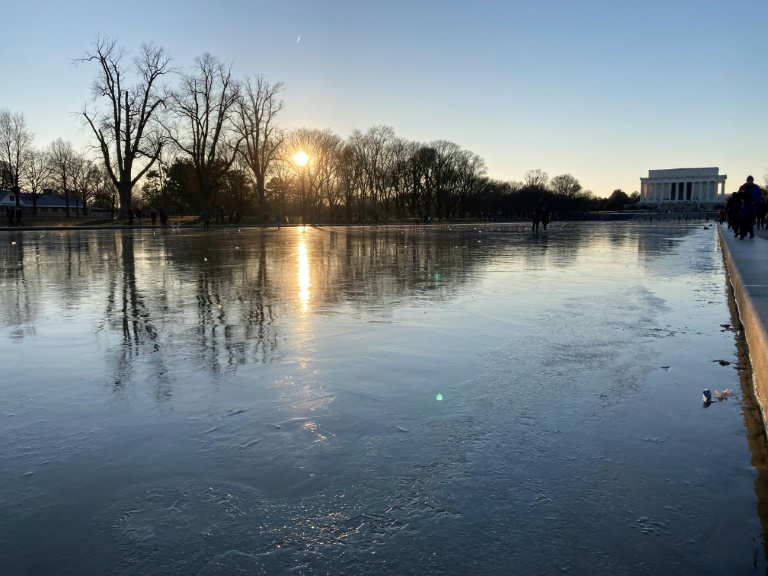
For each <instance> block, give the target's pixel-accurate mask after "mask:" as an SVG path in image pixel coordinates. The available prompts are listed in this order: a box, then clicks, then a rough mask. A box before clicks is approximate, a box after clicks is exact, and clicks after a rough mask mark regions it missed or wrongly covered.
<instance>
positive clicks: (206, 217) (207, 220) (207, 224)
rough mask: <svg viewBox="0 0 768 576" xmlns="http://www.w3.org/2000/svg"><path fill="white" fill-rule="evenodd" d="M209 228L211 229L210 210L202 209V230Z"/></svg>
mask: <svg viewBox="0 0 768 576" xmlns="http://www.w3.org/2000/svg"><path fill="white" fill-rule="evenodd" d="M210 229H211V211H210V210H204V211H203V230H210Z"/></svg>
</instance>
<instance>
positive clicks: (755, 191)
mask: <svg viewBox="0 0 768 576" xmlns="http://www.w3.org/2000/svg"><path fill="white" fill-rule="evenodd" d="M739 192H742V193H744V192H746V193H747V194H749V195H751V196H752V201H753V202H754V203H755V206H757V203H758V202H760V199H761V198H762V197H763V191H762V190H760V186H758V185H757V184H755V179H754V178H752V176H747V181H746V182H744V184H742V185H741V186H740V187H739Z"/></svg>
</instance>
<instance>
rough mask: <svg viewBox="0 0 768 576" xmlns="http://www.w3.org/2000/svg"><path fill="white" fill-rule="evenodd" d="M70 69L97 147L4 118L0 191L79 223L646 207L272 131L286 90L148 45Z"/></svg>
mask: <svg viewBox="0 0 768 576" xmlns="http://www.w3.org/2000/svg"><path fill="white" fill-rule="evenodd" d="M76 63H78V64H84V65H89V66H92V67H94V68H95V70H96V72H95V75H94V79H93V83H92V86H91V98H90V99H89V100H88V101H87V102H86V103H85V104H84V105H83V107H82V108H81V110H80V111H79V113H78V117H79V119H80V120H81V121H82V123H83V125H84V127H85V128H86V131H87V132H88V133H89V134H90V136H91V138H90V142H91V144H90V145H89V146H88V147H87V148H86V149H84V150H77V149H75V147H74V146H73V145H72V144H71V143H70V142H68V141H64V140H63V139H57V140H55V141H54V142H52V143H51V144H50V145H48V146H47V147H45V148H42V149H38V148H36V147H35V145H34V136H33V134H32V133H31V132H30V130H29V129H28V127H27V125H26V121H25V118H24V115H23V114H22V113H18V112H12V111H10V110H7V109H3V110H0V186H1V187H2V188H3V189H7V190H12V191H15V192H17V194H16V201H17V204H18V202H19V192H21V191H22V190H23V192H24V193H25V194H27V195H28V196H29V197H30V198H31V199H32V202H33V205H35V206H36V202H37V199H38V198H39V197H40V196H41V195H42V193H43V191H44V190H54V191H56V192H58V193H59V194H61V195H62V196H64V198H65V199H66V204H67V215H69V214H70V210H69V207H70V202H71V204H72V205H73V207H74V210H73V212H74V213H75V215H76V216H79V215H80V210H81V209H82V211H83V212H86V213H87V211H88V209H89V207H92V206H98V207H100V208H106V209H110V210H112V211H113V213H114V214H115V215H117V216H119V217H125V216H126V215H127V211H128V208H129V207H134V206H143V207H150V206H151V207H158V208H159V207H164V208H165V209H166V210H167V211H169V212H171V213H177V214H198V213H200V211H203V210H209V211H216V210H218V209H221V208H226V209H227V210H238V211H239V212H240V213H241V214H250V215H256V216H262V217H264V218H267V217H270V216H271V217H274V216H276V215H278V214H281V215H286V216H289V215H290V216H293V217H301V218H304V219H305V220H309V221H339V220H346V221H350V220H366V221H385V220H390V219H396V220H404V219H423V218H427V217H431V218H438V219H442V218H489V219H492V218H523V217H526V216H527V214H528V213H530V212H531V211H534V210H537V209H539V208H540V207H541V206H543V205H546V206H547V207H548V208H549V210H550V211H553V212H559V213H560V214H561V215H567V214H569V213H573V212H583V211H590V210H600V209H621V208H622V207H623V206H624V205H626V204H631V203H634V202H637V201H638V200H639V194H638V193H634V194H632V195H628V194H626V193H625V192H623V191H622V190H615V191H614V192H613V194H612V195H611V196H610V197H609V198H607V199H606V198H598V197H597V196H595V195H594V194H593V193H592V192H590V191H588V190H584V189H583V188H582V186H581V184H580V183H579V181H578V179H576V178H575V177H574V176H572V175H571V174H561V175H558V176H554V177H553V178H550V177H549V175H548V174H547V173H546V172H544V171H542V170H539V169H536V170H529V171H528V172H526V173H525V175H524V178H523V180H522V181H501V180H496V179H493V178H490V177H489V176H488V174H487V168H486V165H485V162H484V161H483V159H482V158H480V157H479V156H478V155H477V154H474V153H473V152H471V151H469V150H465V149H463V148H462V147H461V146H459V145H458V144H455V143H453V142H449V141H446V140H436V141H433V142H428V143H423V142H416V141H410V140H406V139H403V138H401V137H398V136H397V135H396V134H395V131H394V130H393V129H392V128H391V127H389V126H374V127H372V128H369V129H368V130H366V131H362V130H357V129H356V130H354V131H353V132H352V133H351V134H350V135H349V136H348V137H347V138H342V137H341V136H339V135H338V134H335V133H334V132H333V131H332V130H330V129H326V130H320V129H311V128H299V129H294V130H285V129H283V128H281V127H280V126H279V124H278V123H277V120H278V117H279V114H280V112H281V111H282V110H283V108H284V102H283V100H282V99H281V98H280V95H281V92H282V90H283V84H282V83H280V82H277V83H272V82H270V81H268V80H267V79H266V78H265V77H264V76H262V75H254V76H246V77H244V78H237V77H235V76H234V75H233V72H232V67H231V65H230V64H228V63H226V62H224V61H222V60H220V59H218V58H216V57H214V56H212V55H211V54H203V55H202V56H199V57H197V58H196V59H195V61H194V64H193V65H192V67H191V68H190V70H189V71H187V72H183V71H181V70H179V69H177V68H175V67H174V66H173V65H172V61H171V58H170V56H169V55H168V53H167V52H166V51H165V50H164V49H163V48H161V47H159V46H157V45H155V44H153V43H147V44H143V45H142V46H141V49H140V50H139V52H138V54H137V55H135V56H133V57H131V56H130V54H129V53H128V52H127V51H126V50H125V49H124V48H123V47H121V46H119V45H118V43H117V42H116V40H114V39H111V38H97V39H96V40H95V42H94V44H93V46H92V48H91V49H90V50H89V51H87V52H86V53H85V54H84V55H83V56H82V57H81V58H79V59H77V60H76ZM171 78H175V80H176V82H175V84H173V85H171V84H170V83H169V80H170V79H171ZM34 211H35V212H36V208H35V209H34Z"/></svg>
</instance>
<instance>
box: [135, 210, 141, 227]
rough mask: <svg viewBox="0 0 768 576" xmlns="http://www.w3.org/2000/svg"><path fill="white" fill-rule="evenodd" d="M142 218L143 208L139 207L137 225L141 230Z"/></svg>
mask: <svg viewBox="0 0 768 576" xmlns="http://www.w3.org/2000/svg"><path fill="white" fill-rule="evenodd" d="M141 217H142V213H141V208H138V207H137V208H136V225H137V226H138V227H139V228H141Z"/></svg>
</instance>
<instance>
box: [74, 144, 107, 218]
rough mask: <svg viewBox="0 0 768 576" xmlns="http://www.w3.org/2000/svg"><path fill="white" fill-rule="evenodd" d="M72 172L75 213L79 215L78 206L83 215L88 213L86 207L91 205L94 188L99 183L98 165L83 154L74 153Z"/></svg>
mask: <svg viewBox="0 0 768 576" xmlns="http://www.w3.org/2000/svg"><path fill="white" fill-rule="evenodd" d="M74 168H75V169H74V171H73V173H72V176H73V178H72V190H73V196H74V198H75V214H76V215H77V216H78V217H79V216H80V207H81V206H82V208H83V215H84V216H87V215H88V207H89V206H90V205H91V203H92V201H93V199H94V195H95V193H96V188H97V186H98V184H99V177H100V174H99V167H98V166H97V165H96V163H95V162H94V161H93V160H91V159H90V158H87V157H86V156H85V155H84V154H76V155H75V162H74Z"/></svg>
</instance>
